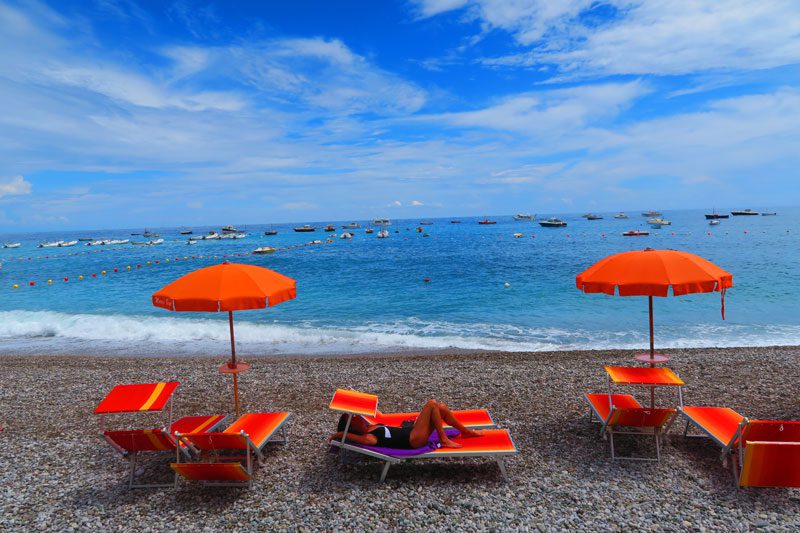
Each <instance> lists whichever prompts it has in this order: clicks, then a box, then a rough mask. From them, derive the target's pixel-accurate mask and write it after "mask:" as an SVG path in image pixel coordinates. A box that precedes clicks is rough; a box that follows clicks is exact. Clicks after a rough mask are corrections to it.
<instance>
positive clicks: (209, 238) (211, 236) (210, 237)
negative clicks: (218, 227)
mask: <svg viewBox="0 0 800 533" xmlns="http://www.w3.org/2000/svg"><path fill="white" fill-rule="evenodd" d="M220 238H222V237H221V236H220V234H219V233H217V232H216V231H209V232H208V233H207V234H205V235H203V236H202V237H199V239H201V240H204V241H213V240H215V239H220Z"/></svg>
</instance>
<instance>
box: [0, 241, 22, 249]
mask: <svg viewBox="0 0 800 533" xmlns="http://www.w3.org/2000/svg"><path fill="white" fill-rule="evenodd" d="M19 247H20V243H18V242H7V243H5V244H4V245H3V248H19Z"/></svg>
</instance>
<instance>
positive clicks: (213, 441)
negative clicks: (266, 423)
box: [180, 433, 247, 451]
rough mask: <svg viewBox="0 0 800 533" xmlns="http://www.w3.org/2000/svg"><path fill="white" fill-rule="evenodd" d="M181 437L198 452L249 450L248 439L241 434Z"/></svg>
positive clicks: (195, 434)
mask: <svg viewBox="0 0 800 533" xmlns="http://www.w3.org/2000/svg"><path fill="white" fill-rule="evenodd" d="M180 437H181V439H182V440H183V441H184V442H189V443H190V444H191V445H192V446H193V447H194V448H196V449H198V450H206V451H213V450H246V449H247V437H246V436H245V435H242V434H240V433H187V434H186V435H181V436H180Z"/></svg>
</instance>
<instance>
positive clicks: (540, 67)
mask: <svg viewBox="0 0 800 533" xmlns="http://www.w3.org/2000/svg"><path fill="white" fill-rule="evenodd" d="M0 27H2V28H3V31H2V32H0V49H2V50H3V52H2V54H0V227H3V228H5V231H24V230H28V229H30V230H38V229H55V228H59V227H68V228H97V227H140V226H142V227H144V226H148V227H150V226H162V225H199V224H209V225H213V224H223V223H229V222H231V223H237V224H240V223H241V224H256V223H270V222H282V221H322V220H344V219H367V218H371V217H374V216H388V217H391V218H405V217H409V218H417V217H419V218H422V217H425V218H427V217H435V216H450V215H483V214H504V213H508V214H511V213H515V212H520V211H523V212H535V213H540V214H548V213H562V212H576V211H581V212H582V211H601V212H604V211H605V212H607V211H617V210H638V209H650V208H657V209H676V208H682V207H691V208H711V207H715V206H716V207H723V206H727V207H750V206H752V207H763V206H779V205H796V204H798V203H800V202H798V196H800V184H799V183H800V180H798V168H800V148H799V147H800V86H799V85H800V83H799V82H800V3H798V2H797V1H796V0H772V1H770V2H763V1H750V0H685V1H684V0H674V1H671V2H657V1H642V0H612V1H608V2H601V1H588V0H563V1H560V2H552V1H549V0H513V1H511V0H408V1H395V2H392V1H381V2H375V1H370V0H363V1H338V2H324V1H313V2H303V1H299V0H295V1H292V2H256V1H247V2H245V1H240V2H218V3H214V2H212V3H209V2H195V1H191V0H178V1H174V2H168V1H150V2H133V1H131V0H80V1H70V0H60V1H58V2H51V3H47V2H27V1H19V0H0Z"/></svg>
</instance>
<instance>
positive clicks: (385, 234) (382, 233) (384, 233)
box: [377, 229, 389, 239]
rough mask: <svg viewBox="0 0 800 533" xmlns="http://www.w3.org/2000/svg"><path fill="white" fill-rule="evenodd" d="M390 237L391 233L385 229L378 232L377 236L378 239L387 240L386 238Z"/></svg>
mask: <svg viewBox="0 0 800 533" xmlns="http://www.w3.org/2000/svg"><path fill="white" fill-rule="evenodd" d="M388 236H389V232H388V231H387V230H385V229H382V230H380V231H379V232H378V235H377V237H378V238H379V239H385V238H386V237H388Z"/></svg>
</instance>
